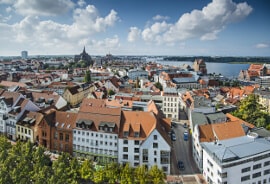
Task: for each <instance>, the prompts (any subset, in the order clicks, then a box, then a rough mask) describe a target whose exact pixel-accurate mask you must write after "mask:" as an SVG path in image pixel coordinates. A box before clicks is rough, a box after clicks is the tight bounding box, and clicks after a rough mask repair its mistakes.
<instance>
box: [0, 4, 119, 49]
mask: <svg viewBox="0 0 270 184" xmlns="http://www.w3.org/2000/svg"><path fill="white" fill-rule="evenodd" d="M0 19H1V17H0ZM117 20H118V17H117V12H116V11H114V10H111V11H110V12H109V13H108V14H107V15H105V16H100V15H99V12H98V10H97V9H96V8H95V7H94V6H92V5H89V6H87V7H85V8H77V9H76V10H74V13H73V22H72V23H71V24H62V23H58V22H55V21H53V20H43V19H41V18H40V17H38V16H35V15H28V16H25V17H24V18H23V19H22V20H21V21H19V22H17V23H14V24H8V23H1V22H0V35H5V36H4V37H0V42H3V43H9V44H11V45H14V47H13V48H15V47H18V48H24V47H25V46H26V45H27V47H30V48H31V50H39V51H52V52H55V51H56V50H57V49H58V51H59V50H63V48H64V50H66V51H71V52H74V46H75V47H76V46H80V45H81V44H84V45H85V43H88V44H93V43H94V44H97V46H98V48H101V47H102V46H104V48H110V47H111V46H112V47H117V45H119V38H118V37H117V36H114V37H113V38H106V39H104V40H102V41H100V42H99V41H94V42H92V40H93V38H92V36H93V35H94V34H99V33H101V32H105V31H106V30H107V29H108V28H109V27H111V26H113V25H114V24H115V22H116V21H117ZM6 38H8V39H6ZM7 40H8V41H7ZM5 47H6V45H4V44H2V45H0V50H1V51H2V52H3V51H5V50H7V49H6V48H5ZM24 49H25V48H24ZM69 49H70V50H69Z"/></svg>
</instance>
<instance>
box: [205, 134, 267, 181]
mask: <svg viewBox="0 0 270 184" xmlns="http://www.w3.org/2000/svg"><path fill="white" fill-rule="evenodd" d="M202 147H203V176H204V177H205V179H206V180H207V182H208V183H210V184H211V183H228V184H229V183H244V184H249V183H256V184H258V183H261V184H263V183H269V182H270V156H269V155H270V142H269V140H268V139H265V138H258V135H257V134H256V133H250V134H248V135H247V136H242V137H237V138H233V139H228V140H223V141H218V142H215V143H213V142H211V143H210V142H209V143H207V142H206V143H202Z"/></svg>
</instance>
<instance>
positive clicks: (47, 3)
mask: <svg viewBox="0 0 270 184" xmlns="http://www.w3.org/2000/svg"><path fill="white" fill-rule="evenodd" d="M73 7H74V3H73V2H72V1H71V0H17V2H16V3H15V4H14V8H15V9H16V12H17V13H19V14H21V15H39V16H40V15H42V16H54V15H59V14H63V13H66V12H67V11H69V10H70V9H72V8H73Z"/></svg>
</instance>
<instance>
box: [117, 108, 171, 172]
mask: <svg viewBox="0 0 270 184" xmlns="http://www.w3.org/2000/svg"><path fill="white" fill-rule="evenodd" d="M118 143H119V146H118V148H119V149H118V162H119V163H122V164H124V163H129V164H130V165H131V166H139V165H146V166H147V167H148V168H151V167H152V166H153V165H157V166H158V167H159V168H160V169H162V170H163V171H164V172H165V173H166V174H169V173H170V160H171V157H170V155H171V154H170V153H171V145H170V143H171V141H170V138H169V137H168V135H167V134H166V133H165V131H164V130H163V129H162V125H161V122H160V120H159V119H157V118H156V116H155V115H154V113H153V112H142V111H122V118H121V128H120V132H119V140H118Z"/></svg>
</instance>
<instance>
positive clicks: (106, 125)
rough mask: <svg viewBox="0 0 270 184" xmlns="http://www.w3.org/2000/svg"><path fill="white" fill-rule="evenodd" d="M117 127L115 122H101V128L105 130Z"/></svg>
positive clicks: (110, 130)
mask: <svg viewBox="0 0 270 184" xmlns="http://www.w3.org/2000/svg"><path fill="white" fill-rule="evenodd" d="M114 127H115V123H114V122H100V124H99V130H103V131H106V132H113V130H114Z"/></svg>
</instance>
